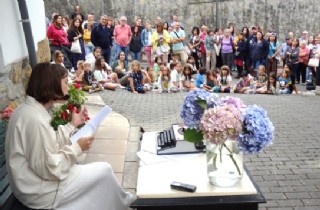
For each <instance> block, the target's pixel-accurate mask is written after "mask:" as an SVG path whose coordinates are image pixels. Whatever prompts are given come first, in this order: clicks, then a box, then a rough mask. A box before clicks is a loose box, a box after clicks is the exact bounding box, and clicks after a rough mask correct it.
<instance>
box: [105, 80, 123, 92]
mask: <svg viewBox="0 0 320 210" xmlns="http://www.w3.org/2000/svg"><path fill="white" fill-rule="evenodd" d="M118 86H119V84H116V83H109V82H108V83H105V84H104V89H107V90H115V89H116V88H117V87H118Z"/></svg>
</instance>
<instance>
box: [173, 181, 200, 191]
mask: <svg viewBox="0 0 320 210" xmlns="http://www.w3.org/2000/svg"><path fill="white" fill-rule="evenodd" d="M170 187H171V189H174V190H179V191H185V192H195V191H196V189H197V186H194V185H191V184H185V183H181V182H172V183H171V184H170Z"/></svg>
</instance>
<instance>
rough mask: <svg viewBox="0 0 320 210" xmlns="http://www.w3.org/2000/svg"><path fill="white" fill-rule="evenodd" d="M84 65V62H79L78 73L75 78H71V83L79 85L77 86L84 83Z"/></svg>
mask: <svg viewBox="0 0 320 210" xmlns="http://www.w3.org/2000/svg"><path fill="white" fill-rule="evenodd" d="M83 64H84V61H83V60H79V61H78V62H77V71H76V73H75V74H74V76H73V78H71V81H72V83H77V84H81V82H82V77H83V72H84V70H83V68H84V67H83Z"/></svg>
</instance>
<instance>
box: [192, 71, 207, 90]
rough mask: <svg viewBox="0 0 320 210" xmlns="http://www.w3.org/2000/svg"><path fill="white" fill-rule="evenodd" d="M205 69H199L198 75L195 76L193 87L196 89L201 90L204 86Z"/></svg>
mask: <svg viewBox="0 0 320 210" xmlns="http://www.w3.org/2000/svg"><path fill="white" fill-rule="evenodd" d="M206 72H207V69H206V68H205V67H200V68H199V73H198V74H197V75H196V80H195V82H194V83H195V85H196V87H197V88H202V87H203V84H204V80H205V78H206Z"/></svg>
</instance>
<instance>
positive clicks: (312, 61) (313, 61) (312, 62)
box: [308, 58, 319, 67]
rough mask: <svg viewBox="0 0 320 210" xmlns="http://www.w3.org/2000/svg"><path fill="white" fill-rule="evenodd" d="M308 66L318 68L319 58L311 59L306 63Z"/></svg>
mask: <svg viewBox="0 0 320 210" xmlns="http://www.w3.org/2000/svg"><path fill="white" fill-rule="evenodd" d="M308 66H310V67H318V66H319V58H311V59H310V60H309V62H308Z"/></svg>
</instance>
